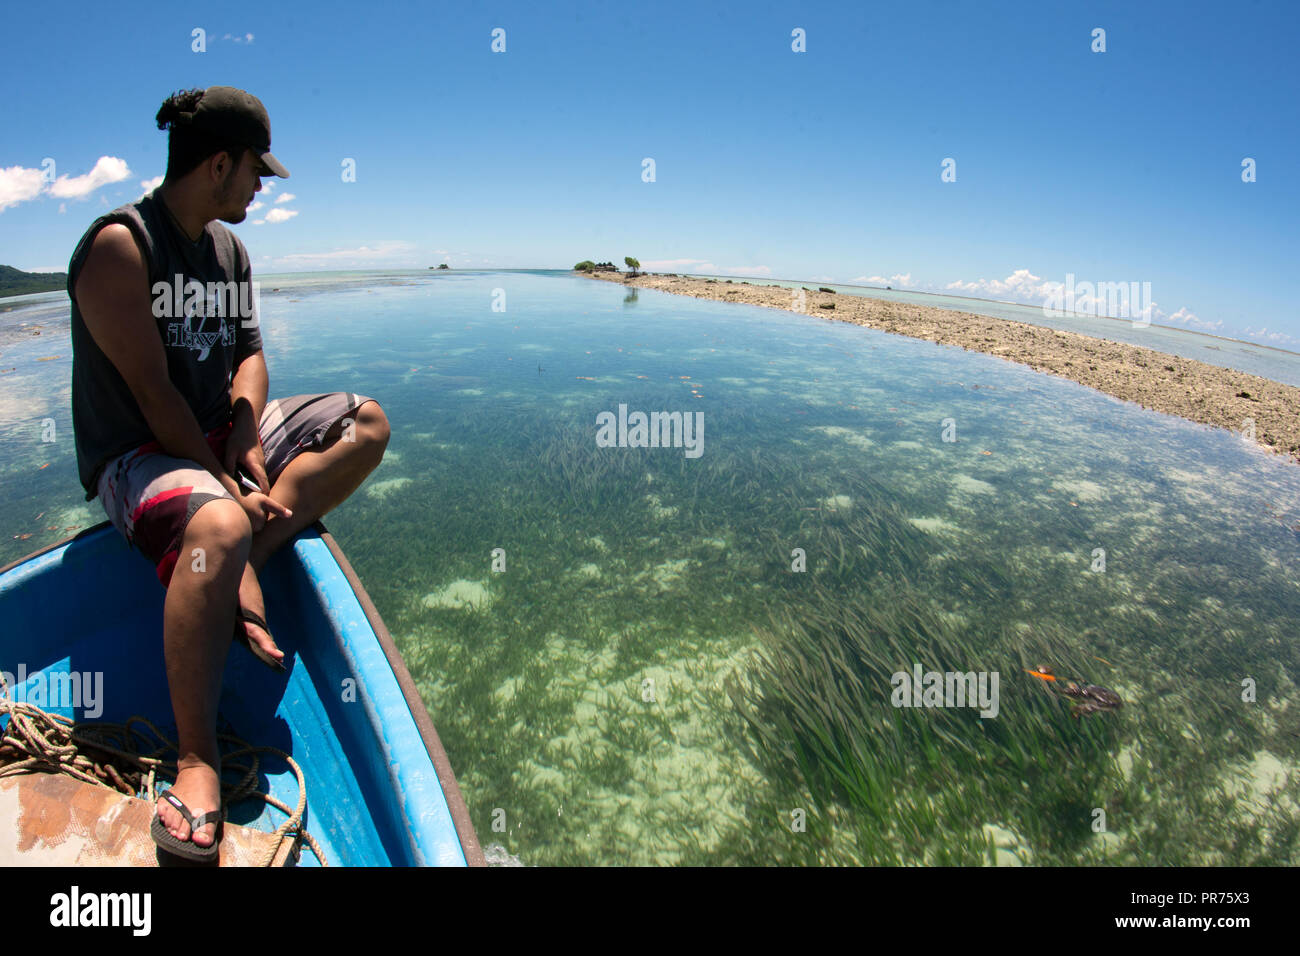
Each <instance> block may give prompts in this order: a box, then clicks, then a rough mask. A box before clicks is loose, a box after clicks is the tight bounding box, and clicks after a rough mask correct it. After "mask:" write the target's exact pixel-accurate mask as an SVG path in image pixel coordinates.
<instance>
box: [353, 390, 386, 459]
mask: <svg viewBox="0 0 1300 956" xmlns="http://www.w3.org/2000/svg"><path fill="white" fill-rule="evenodd" d="M354 419H355V422H356V425H355V437H356V440H357V441H358V442H360V443H363V444H365V445H367V446H369V447H370V449H371V450H372V451H373V452H374V453H375V454H376V456H378V457H382V456H383V454H384V449H385V448H387V447H388V438H389V436H390V435H391V434H392V429H391V428H390V427H389V425H388V416H387V415H385V414H384V410H383V409H382V408H380V407H379V403H378V402H376V401H375V400H374V399H371V400H370V401H368V402H365V403H363V404H362V405H361V407H360V408H358V409H357V411H356V413H355V415H354Z"/></svg>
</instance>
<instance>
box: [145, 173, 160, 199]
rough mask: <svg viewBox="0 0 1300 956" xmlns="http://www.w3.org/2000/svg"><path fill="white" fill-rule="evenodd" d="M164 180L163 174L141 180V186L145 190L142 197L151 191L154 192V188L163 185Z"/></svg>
mask: <svg viewBox="0 0 1300 956" xmlns="http://www.w3.org/2000/svg"><path fill="white" fill-rule="evenodd" d="M162 181H163V178H162V177H161V176H155V177H154V178H153V179H142V180H140V188H142V189H143V190H144V192H142V193H141V194H140V196H141V198H143V197H144V196H146V195H148V194H149V193H150V192H152V191H153V190H155V189H157V188H158V187H159V186H161V185H162Z"/></svg>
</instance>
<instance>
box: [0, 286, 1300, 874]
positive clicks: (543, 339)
mask: <svg viewBox="0 0 1300 956" xmlns="http://www.w3.org/2000/svg"><path fill="white" fill-rule="evenodd" d="M277 281H281V280H278V279H270V280H267V281H266V282H265V283H264V286H265V287H264V288H263V292H262V294H263V298H262V314H263V330H262V331H263V338H264V341H265V345H266V352H267V360H268V365H269V369H270V377H271V395H272V396H273V397H274V396H277V395H286V394H293V393H296V392H303V391H324V390H332V389H348V390H352V391H357V392H362V393H365V394H367V395H370V396H372V397H374V398H377V399H379V401H380V402H381V403H382V404H383V406H384V408H385V410H386V412H387V414H388V416H389V419H390V422H391V423H392V426H393V436H392V439H391V442H390V445H389V453H388V456H387V458H386V459H385V461H384V463H383V464H382V465H381V466H380V468H379V469H378V470H377V471H376V472H375V473H374V474H373V475H371V477H370V478H369V479H368V480H367V482H366V484H365V485H363V487H362V488H361V489H360V490H359V491H358V492H357V493H356V494H355V495H354V496H353V498H352V499H351V500H349V501H348V502H346V503H345V504H344V505H343V506H342V507H340V508H339V509H338V510H337V511H335V512H334V513H333V514H331V515H329V516H327V517H326V519H325V520H326V523H327V525H328V526H329V527H330V529H331V531H333V532H334V534H335V535H336V537H337V538H338V540H339V542H340V543H341V545H342V546H343V548H344V549H345V551H346V552H347V554H348V557H349V559H350V560H351V561H352V563H353V565H354V566H355V567H356V570H357V572H358V574H359V575H360V577H361V579H362V581H363V582H364V583H365V584H366V587H367V588H368V590H369V591H370V593H371V596H372V597H373V598H374V600H375V602H376V604H377V606H378V607H379V610H380V612H381V613H382V615H383V616H384V619H385V621H386V622H387V624H388V626H389V628H390V630H391V631H392V633H393V635H394V637H395V638H396V639H397V641H398V643H399V646H400V647H401V649H402V651H403V653H404V655H405V656H406V659H407V662H408V664H409V666H410V668H411V671H412V674H413V675H414V677H415V679H416V681H417V683H418V684H419V686H420V688H421V691H422V693H423V694H424V697H425V700H426V702H427V704H428V706H429V710H430V713H431V715H432V716H433V719H434V721H435V723H436V724H437V726H438V729H439V733H440V735H441V736H442V738H443V741H444V744H445V745H446V747H447V749H448V751H449V754H450V756H451V760H452V764H453V766H454V767H455V769H456V772H457V776H458V779H459V781H460V783H461V786H462V789H463V790H464V793H465V797H466V800H467V802H468V804H469V807H470V809H471V812H472V814H473V816H474V821H475V825H476V826H477V828H478V830H479V834H480V837H481V839H482V840H483V842H484V843H485V844H499V845H500V846H502V847H504V849H505V851H506V852H508V853H510V854H513V855H517V856H518V857H519V858H520V859H521V860H522V861H523V862H525V863H536V864H556V863H620V862H644V863H672V862H690V863H706V862H742V863H754V862H768V861H774V862H790V863H809V862H902V863H909V862H926V861H928V862H962V863H971V862H981V861H994V862H1016V861H1019V862H1032V863H1080V862H1114V863H1121V864H1127V863H1147V864H1151V863H1168V864H1176V863H1192V862H1202V863H1219V862H1242V863H1259V862H1295V860H1296V858H1297V847H1296V839H1297V837H1296V833H1297V831H1298V829H1300V828H1298V826H1297V823H1298V819H1297V817H1296V804H1295V800H1296V798H1297V796H1300V794H1298V793H1297V789H1296V788H1297V786H1300V779H1297V777H1296V775H1295V773H1294V770H1295V766H1296V759H1297V756H1300V752H1298V749H1297V745H1298V744H1300V725H1297V722H1296V717H1295V713H1296V711H1295V701H1294V699H1293V698H1294V697H1295V687H1294V683H1293V681H1294V680H1295V676H1296V673H1297V665H1298V664H1300V660H1298V652H1297V644H1296V636H1297V635H1296V626H1295V621H1296V620H1297V618H1300V614H1298V613H1297V612H1300V585H1297V582H1296V575H1295V568H1296V567H1297V566H1300V562H1298V561H1297V559H1298V558H1300V532H1298V531H1296V530H1293V528H1294V527H1295V526H1297V525H1300V469H1296V467H1295V466H1294V465H1291V464H1288V463H1287V462H1286V461H1285V460H1282V459H1280V458H1277V457H1274V456H1270V455H1268V454H1267V453H1265V452H1262V451H1260V450H1258V449H1256V448H1254V447H1252V446H1249V445H1247V444H1245V443H1244V442H1243V441H1242V440H1241V439H1240V438H1238V437H1237V436H1235V435H1233V434H1231V433H1228V432H1226V431H1222V430H1216V429H1211V428H1208V427H1205V426H1201V425H1196V424H1192V423H1189V422H1185V421H1183V420H1181V419H1177V418H1173V417H1170V416H1165V415H1161V414H1159V413H1154V412H1148V411H1145V410H1143V409H1141V408H1139V407H1137V406H1134V405H1129V404H1126V403H1123V402H1120V401H1117V400H1115V399H1111V398H1108V397H1106V396H1104V395H1100V394H1098V393H1096V392H1093V391H1091V390H1089V389H1087V388H1084V387H1082V386H1079V385H1075V384H1074V383H1070V382H1066V381H1064V380H1061V379H1056V378H1052V377H1050V376H1047V375H1044V374H1041V373H1036V372H1033V371H1031V370H1029V369H1027V368H1024V367H1021V366H1016V365H1013V364H1011V363H1007V362H1004V361H1001V360H998V359H994V358H990V357H986V356H981V355H977V354H974V353H970V352H965V351H963V350H961V349H955V348H949V347H944V346H937V345H934V344H931V343H926V342H919V341H914V340H908V339H904V338H900V337H895V336H890V335H887V334H884V333H879V332H874V331H871V330H867V329H862V328H859V327H856V326H849V325H845V324H842V323H831V322H825V321H822V320H819V319H816V318H812V317H805V316H798V315H793V314H788V313H779V312H775V311H772V310H766V309H760V308H752V307H745V306H734V305H725V304H719V303H712V302H706V301H702V300H695V299H689V298H685V297H673V296H668V295H665V294H660V293H655V292H648V291H641V292H640V293H639V294H632V295H629V294H628V293H627V292H626V290H624V289H623V288H620V287H618V286H615V285H610V284H607V283H601V282H593V281H591V280H587V279H580V278H574V277H568V276H554V275H538V274H528V273H487V274H478V273H475V274H465V273H452V274H450V275H439V276H411V275H393V276H391V277H387V278H384V277H375V276H371V277H368V278H358V277H349V278H338V277H333V278H331V277H326V276H315V277H294V278H292V279H290V278H285V279H284V280H282V285H280V286H277V285H276V283H277ZM268 287H270V288H268ZM276 287H279V288H281V291H280V292H278V293H277V292H272V291H270V289H271V288H276ZM497 290H501V291H497ZM503 296H504V298H503ZM502 301H504V306H505V311H493V304H494V302H495V303H498V304H499V303H501V302H502ZM32 315H36V316H37V319H36V320H34V319H33V318H32ZM37 320H39V321H37ZM22 321H26V322H28V323H29V327H28V329H27V330H26V331H27V332H28V333H30V331H31V328H30V325H31V324H33V323H34V322H35V324H42V323H44V328H43V329H42V331H45V332H46V333H47V334H46V335H42V336H39V337H36V336H31V335H30V334H26V335H16V336H13V337H11V338H10V339H9V340H8V341H7V342H6V344H4V345H3V347H2V348H0V368H4V369H12V371H7V372H2V373H0V474H2V475H3V478H2V479H0V480H3V481H4V485H5V495H4V499H3V504H2V505H0V548H2V549H3V550H2V551H0V562H4V561H8V560H12V559H14V558H17V557H20V556H22V555H23V554H26V553H29V552H30V551H32V550H35V549H36V548H37V547H40V546H42V545H44V544H46V543H49V542H51V541H54V540H58V539H60V538H62V537H65V536H66V535H67V534H69V533H72V530H71V529H75V528H77V527H78V526H85V525H86V524H90V523H95V522H98V521H99V520H101V519H102V517H103V515H102V512H101V510H100V509H99V506H98V503H97V502H91V503H89V504H86V503H83V502H82V500H81V499H82V494H81V491H80V488H79V486H78V485H77V482H76V473H75V460H74V456H73V450H72V436H71V422H70V411H69V409H68V391H67V390H68V376H69V370H70V349H69V345H68V340H67V334H66V313H64V316H63V322H64V325H63V326H62V328H63V330H64V331H62V332H61V333H60V332H59V331H58V329H59V318H58V313H57V312H56V311H53V310H50V311H48V312H47V313H41V314H37V313H30V314H26V315H25V318H24V319H23V320H22ZM10 325H12V323H10ZM46 358H48V359H49V360H48V361H41V359H46ZM620 404H625V405H627V406H628V408H629V409H630V410H644V411H678V412H683V413H687V412H696V411H699V412H702V413H703V418H704V423H705V429H704V442H703V454H702V455H700V457H698V458H690V457H687V456H686V455H685V453H684V450H683V449H681V448H656V449H647V448H598V447H597V446H596V442H595V434H596V424H595V423H596V415H597V414H598V413H599V412H602V411H606V410H609V411H616V410H617V408H618V406H619V405H620ZM46 417H49V418H52V419H53V420H54V423H55V435H56V440H55V441H54V442H42V441H41V440H40V439H41V437H42V426H41V421H42V419H44V418H46ZM945 420H950V421H949V422H948V423H947V426H945ZM945 428H946V430H947V432H948V436H949V437H952V438H955V440H954V441H946V440H944V438H945ZM42 465H47V467H44V468H42V467H41V466H42ZM38 515H40V517H37V516H38ZM50 528H54V529H57V530H53V531H51V530H48V529H50ZM23 534H30V535H31V537H30V538H26V539H22V540H15V539H14V535H23ZM496 549H501V551H499V552H496V555H497V558H498V560H500V559H501V558H503V559H504V571H496V570H493V561H494V551H496ZM795 549H801V551H802V552H803V554H804V555H805V558H806V570H805V571H802V572H799V571H793V570H792V563H793V560H794V554H795ZM1097 549H1104V553H1105V569H1104V570H1094V568H1096V566H1097V565H1096V562H1097ZM499 566H500V565H499V564H498V567H499ZM914 664H920V665H922V666H923V668H924V669H927V670H929V669H934V670H939V671H962V672H964V671H978V672H990V673H991V672H997V673H998V674H999V675H1000V678H1001V683H1000V689H1001V701H1000V708H999V713H998V716H996V717H993V718H989V719H984V718H980V717H979V716H978V715H976V714H974V713H973V712H972V711H970V710H968V709H967V710H961V709H929V710H926V709H922V710H906V709H903V710H900V709H898V708H894V707H892V706H891V704H890V697H891V690H892V688H891V686H890V683H889V675H890V674H891V673H893V672H894V671H904V670H909V671H910V669H911V668H912V667H913V665H914ZM1040 664H1044V665H1048V666H1052V667H1053V668H1055V670H1056V671H1057V673H1058V674H1061V675H1062V676H1063V677H1065V676H1069V677H1077V678H1081V679H1085V680H1086V681H1090V682H1094V683H1097V684H1101V685H1104V686H1106V687H1108V688H1111V689H1113V690H1114V691H1115V692H1117V693H1118V694H1119V695H1120V696H1121V697H1122V698H1123V700H1124V702H1125V703H1124V706H1123V708H1122V709H1121V710H1119V711H1118V712H1116V713H1101V714H1094V715H1091V716H1087V717H1084V718H1082V719H1078V720H1073V719H1071V717H1070V714H1069V706H1068V701H1064V700H1056V699H1053V698H1052V697H1051V696H1049V694H1048V692H1047V689H1046V685H1045V684H1044V683H1043V682H1041V681H1039V680H1036V679H1035V678H1033V677H1030V676H1027V675H1025V674H1024V670H1025V669H1027V668H1034V667H1036V666H1038V665H1040ZM882 668H883V669H882ZM1243 681H1249V682H1253V685H1252V686H1254V687H1255V689H1256V699H1255V700H1254V701H1253V702H1251V701H1246V700H1242V699H1241V698H1242V682H1243ZM1098 809H1100V810H1102V811H1104V813H1103V816H1104V818H1105V827H1104V829H1102V830H1097V829H1096V821H1097V814H1096V811H1097V810H1098Z"/></svg>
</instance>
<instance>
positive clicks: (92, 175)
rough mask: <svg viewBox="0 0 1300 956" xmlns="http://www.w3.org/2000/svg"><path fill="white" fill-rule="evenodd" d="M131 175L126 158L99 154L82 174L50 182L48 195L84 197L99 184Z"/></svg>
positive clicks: (106, 183) (102, 184) (62, 197)
mask: <svg viewBox="0 0 1300 956" xmlns="http://www.w3.org/2000/svg"><path fill="white" fill-rule="evenodd" d="M130 175H131V170H130V168H129V167H128V166H127V165H126V160H124V159H118V158H117V157H116V156H101V157H99V159H97V160H96V161H95V166H94V168H93V169H91V171H90V172H88V173H86V174H85V175H84V176H60V177H59V178H58V179H56V180H54V182H53V183H51V184H50V195H51V196H57V197H58V198H59V199H85V198H86V197H87V196H89V195H90V194H91V193H93V192H94V191H95V190H96V189H98V188H99V187H100V186H107V185H108V184H109V183H120V182H121V181H122V180H124V179H126V178H128V177H129V176H130Z"/></svg>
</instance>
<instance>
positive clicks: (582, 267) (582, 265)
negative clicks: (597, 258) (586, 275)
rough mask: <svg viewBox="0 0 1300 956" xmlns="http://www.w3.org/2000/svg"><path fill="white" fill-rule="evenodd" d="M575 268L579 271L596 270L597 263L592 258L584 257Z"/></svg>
mask: <svg viewBox="0 0 1300 956" xmlns="http://www.w3.org/2000/svg"><path fill="white" fill-rule="evenodd" d="M573 268H574V269H575V270H576V271H578V272H595V271H596V263H594V262H592V261H591V260H590V259H583V260H582V261H581V262H579V263H578V264H577V265H576V266H574V267H573Z"/></svg>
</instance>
